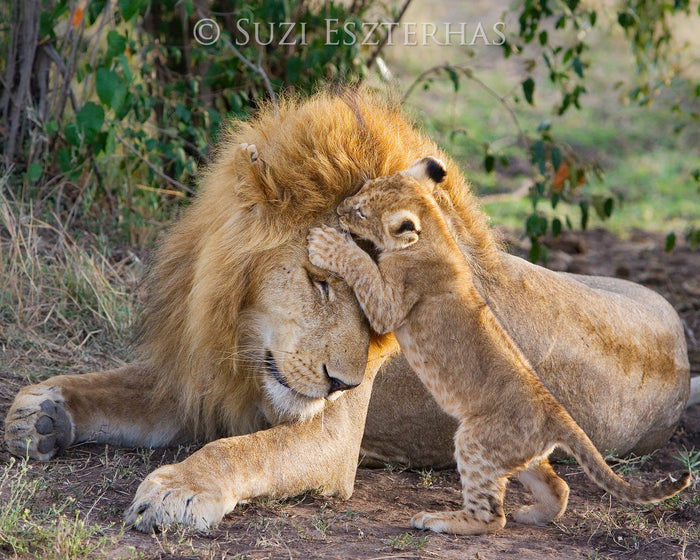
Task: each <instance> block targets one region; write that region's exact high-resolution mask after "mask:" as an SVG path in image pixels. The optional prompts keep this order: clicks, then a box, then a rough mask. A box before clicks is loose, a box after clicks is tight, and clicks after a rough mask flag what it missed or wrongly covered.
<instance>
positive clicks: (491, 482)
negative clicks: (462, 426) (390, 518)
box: [411, 436, 510, 535]
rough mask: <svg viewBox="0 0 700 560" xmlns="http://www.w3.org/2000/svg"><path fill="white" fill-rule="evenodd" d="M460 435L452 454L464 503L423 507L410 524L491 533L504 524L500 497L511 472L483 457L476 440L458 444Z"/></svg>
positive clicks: (443, 530) (444, 530) (465, 532)
mask: <svg viewBox="0 0 700 560" xmlns="http://www.w3.org/2000/svg"><path fill="white" fill-rule="evenodd" d="M459 439H461V438H459V436H458V438H457V441H456V443H457V452H456V453H455V456H456V459H457V468H458V470H459V476H460V479H461V483H462V496H463V500H464V507H463V508H462V509H461V510H458V511H442V512H435V513H428V512H424V511H423V512H421V513H418V514H416V515H414V516H413V518H412V519H411V525H412V526H413V527H415V528H416V529H430V530H431V531H435V532H436V533H453V534H456V535H480V534H484V533H494V532H496V531H498V530H500V529H502V528H503V526H504V525H505V524H506V517H505V514H504V513H503V497H504V495H505V491H506V484H507V483H508V476H509V475H510V473H509V472H507V471H505V470H502V469H499V468H498V467H497V466H495V465H493V464H492V463H491V462H490V461H489V460H488V459H486V458H485V457H484V453H483V452H484V451H485V450H484V448H483V447H481V446H480V445H479V444H478V443H473V444H465V443H462V444H461V445H460V442H459Z"/></svg>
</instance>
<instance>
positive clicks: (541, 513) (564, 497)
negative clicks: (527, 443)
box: [513, 457, 569, 525]
mask: <svg viewBox="0 0 700 560" xmlns="http://www.w3.org/2000/svg"><path fill="white" fill-rule="evenodd" d="M518 480H519V481H520V483H521V484H522V485H523V486H525V488H526V489H527V490H528V491H529V492H530V493H531V494H532V496H533V498H534V499H535V503H534V504H532V505H530V506H525V507H523V508H520V509H519V510H518V511H516V512H515V513H513V519H514V520H515V521H517V522H518V523H527V524H529V525H545V524H547V523H549V522H550V521H554V520H555V519H558V518H559V517H561V516H562V515H563V514H564V511H565V510H566V504H567V503H568V501H569V485H568V484H567V483H566V482H564V481H563V480H562V479H561V478H559V475H557V473H556V472H554V469H553V468H552V465H550V464H549V460H548V459H547V458H546V457H544V458H537V459H533V460H532V461H531V462H530V464H529V465H528V466H527V468H525V469H523V470H522V471H520V472H519V473H518Z"/></svg>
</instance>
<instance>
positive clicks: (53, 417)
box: [5, 364, 182, 460]
mask: <svg viewBox="0 0 700 560" xmlns="http://www.w3.org/2000/svg"><path fill="white" fill-rule="evenodd" d="M150 379H151V378H150V376H149V375H148V374H147V373H146V372H144V371H142V369H141V368H140V367H139V365H138V364H132V365H128V366H125V367H123V368H120V369H116V370H111V371H105V372H98V373H87V374H83V375H58V376H55V377H52V378H50V379H47V380H46V381H43V382H42V383H39V384H36V385H30V386H28V387H24V388H23V389H22V390H21V391H20V392H19V393H18V394H17V396H16V397H15V401H14V403H13V404H12V406H11V408H10V410H9V412H8V413H7V417H6V419H5V441H6V442H7V446H8V448H9V450H10V451H11V452H12V453H14V454H15V455H18V456H29V457H31V458H34V459H40V460H49V459H51V458H52V457H54V456H56V455H57V454H58V453H60V452H61V451H63V450H64V449H65V448H66V447H68V446H69V445H72V444H75V443H80V442H87V441H90V442H98V443H113V444H117V445H126V446H144V445H145V446H158V445H167V444H170V443H173V442H174V441H177V440H178V438H180V437H181V436H182V427H181V425H180V423H179V421H178V419H177V418H178V415H177V414H176V412H175V410H174V409H173V403H172V402H167V401H165V402H164V401H162V400H157V399H156V398H154V394H153V386H152V383H151V382H150Z"/></svg>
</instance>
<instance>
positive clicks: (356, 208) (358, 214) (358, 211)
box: [355, 204, 367, 220]
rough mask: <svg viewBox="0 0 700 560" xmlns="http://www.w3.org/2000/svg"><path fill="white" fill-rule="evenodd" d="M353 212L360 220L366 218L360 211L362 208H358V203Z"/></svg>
mask: <svg viewBox="0 0 700 560" xmlns="http://www.w3.org/2000/svg"><path fill="white" fill-rule="evenodd" d="M355 213H356V214H357V217H358V218H360V220H366V219H367V216H365V213H364V212H363V211H362V208H360V205H359V204H358V205H357V206H355Z"/></svg>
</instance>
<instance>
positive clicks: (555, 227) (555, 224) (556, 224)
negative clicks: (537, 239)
mask: <svg viewBox="0 0 700 560" xmlns="http://www.w3.org/2000/svg"><path fill="white" fill-rule="evenodd" d="M560 233H561V220H560V219H559V218H553V219H552V235H553V236H554V237H559V234H560Z"/></svg>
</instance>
